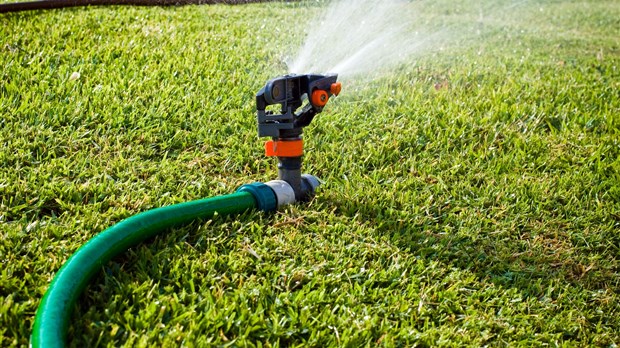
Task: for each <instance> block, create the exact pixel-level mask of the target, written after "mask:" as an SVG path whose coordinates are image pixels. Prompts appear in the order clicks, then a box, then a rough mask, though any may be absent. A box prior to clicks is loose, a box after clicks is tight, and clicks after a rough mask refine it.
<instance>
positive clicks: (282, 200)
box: [265, 180, 295, 208]
mask: <svg viewBox="0 0 620 348" xmlns="http://www.w3.org/2000/svg"><path fill="white" fill-rule="evenodd" d="M265 185H267V186H269V187H270V188H271V189H272V190H273V192H274V193H275V194H276V199H277V201H278V208H279V207H281V206H283V205H287V204H293V203H295V190H293V187H291V185H289V183H287V182H286V181H284V180H272V181H269V182H266V183H265Z"/></svg>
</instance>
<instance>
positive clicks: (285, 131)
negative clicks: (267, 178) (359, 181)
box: [256, 74, 342, 201]
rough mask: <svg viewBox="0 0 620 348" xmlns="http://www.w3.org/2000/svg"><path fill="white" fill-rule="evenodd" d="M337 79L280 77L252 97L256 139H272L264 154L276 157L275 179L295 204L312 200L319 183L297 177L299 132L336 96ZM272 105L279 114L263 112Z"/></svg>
mask: <svg viewBox="0 0 620 348" xmlns="http://www.w3.org/2000/svg"><path fill="white" fill-rule="evenodd" d="M337 79H338V75H337V74H327V75H317V74H307V75H284V76H280V77H276V78H275V79H272V80H269V81H268V82H267V84H266V85H265V87H263V88H262V89H261V90H260V91H259V92H258V93H257V94H256V110H257V120H258V136H259V137H271V138H272V139H271V140H269V141H267V142H266V143H265V154H266V155H267V156H275V157H278V177H279V179H280V180H283V181H285V182H287V183H288V184H289V185H290V186H291V187H292V189H293V191H294V192H295V199H296V200H297V201H304V200H307V199H309V198H310V197H312V195H313V194H314V189H315V188H316V187H317V186H318V182H319V181H318V179H317V178H315V177H313V176H312V175H308V174H304V175H301V157H302V155H303V140H302V137H301V135H302V130H303V128H304V127H305V126H307V125H309V124H310V122H312V119H313V118H314V116H316V115H317V114H318V113H320V112H321V111H323V107H324V106H325V105H326V104H327V102H328V101H329V98H330V97H331V96H334V95H336V96H337V95H338V94H339V93H340V89H341V87H342V86H341V84H340V82H337ZM306 99H308V103H307V104H306V105H305V106H303V107H302V105H303V103H304V101H305V100H306ZM276 104H279V105H280V113H279V114H276V113H274V112H272V111H268V110H267V106H269V105H276ZM299 108H301V110H300V111H299V112H298V111H297V109H299Z"/></svg>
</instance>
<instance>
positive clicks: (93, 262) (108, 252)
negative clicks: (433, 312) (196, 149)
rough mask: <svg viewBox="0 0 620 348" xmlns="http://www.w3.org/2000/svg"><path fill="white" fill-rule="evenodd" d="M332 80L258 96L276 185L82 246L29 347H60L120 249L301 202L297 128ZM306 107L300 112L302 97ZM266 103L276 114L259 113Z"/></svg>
mask: <svg viewBox="0 0 620 348" xmlns="http://www.w3.org/2000/svg"><path fill="white" fill-rule="evenodd" d="M336 78H337V75H287V76H282V77H278V78H276V79H273V80H271V81H269V82H267V85H266V86H265V87H264V88H263V89H261V90H260V92H258V94H257V96H256V104H257V105H256V106H257V110H258V134H259V135H260V136H271V137H272V138H273V140H271V141H268V142H267V144H266V150H267V155H268V156H277V157H278V160H279V164H278V173H279V177H280V180H272V181H269V182H267V183H264V184H263V183H253V184H249V185H243V186H242V187H240V188H239V189H238V190H237V192H236V193H233V194H228V195H224V196H217V197H211V198H205V199H200V200H197V201H192V202H185V203H180V204H175V205H171V206H167V207H161V208H156V209H152V210H148V211H145V212H142V213H139V214H136V215H134V216H131V217H128V218H127V219H125V220H123V221H121V222H119V223H117V224H116V225H113V226H111V227H109V228H108V229H106V230H104V231H103V232H101V233H99V234H98V235H96V236H95V237H93V238H92V239H90V240H89V241H88V242H86V243H85V244H84V245H82V246H81V247H80V248H79V249H78V250H77V251H76V252H75V253H74V254H73V255H71V256H70V257H69V259H67V261H66V262H65V263H64V264H63V265H62V267H61V268H60V269H59V270H58V272H57V273H56V275H55V276H54V279H52V282H51V284H50V286H49V287H48V289H47V291H46V292H45V295H44V296H43V299H42V300H41V302H40V303H39V307H38V308H37V313H36V316H35V320H34V326H33V328H32V335H31V337H30V346H31V347H33V348H55V347H64V346H65V343H66V342H65V340H66V336H67V330H68V327H69V321H70V319H71V314H72V312H73V308H74V307H75V303H76V302H77V300H78V298H79V296H80V295H81V293H82V292H83V291H84V289H85V288H86V286H87V285H88V282H89V281H90V280H91V279H92V278H93V277H95V276H96V275H98V274H100V273H101V267H102V266H103V265H105V264H106V263H107V262H108V261H110V260H111V259H112V258H114V257H116V256H118V255H119V254H121V253H123V252H125V251H126V250H127V249H129V248H131V247H133V246H135V245H137V244H139V243H142V242H143V241H145V240H147V239H148V238H152V237H154V236H156V235H158V234H160V233H162V232H164V231H166V230H168V229H170V228H172V227H177V226H182V225H185V224H188V223H190V222H192V221H194V220H196V219H206V218H211V217H212V216H214V215H215V214H220V215H226V214H238V213H241V212H244V211H246V210H249V209H259V210H262V211H274V210H276V209H277V208H278V207H280V206H282V205H285V204H291V203H294V202H298V201H300V200H305V199H308V198H309V197H311V196H312V194H313V193H314V190H315V189H316V187H317V186H318V185H319V181H318V179H317V178H315V177H314V176H312V175H308V174H304V175H301V156H302V154H303V143H302V140H301V133H302V128H303V127H305V126H307V125H308V124H310V122H311V121H312V118H313V117H314V116H315V115H316V114H318V113H320V112H321V111H322V110H323V106H325V104H326V103H327V101H328V100H329V97H330V96H332V95H338V93H340V88H341V86H340V83H338V82H336ZM306 96H307V97H308V98H309V99H310V102H309V104H308V105H307V106H305V107H304V108H303V109H302V110H301V111H300V112H299V113H295V110H297V109H298V108H299V107H301V106H302V104H303V101H304V98H305V97H306ZM272 104H280V105H281V106H282V114H278V115H276V114H273V113H271V112H269V111H266V110H265V109H266V107H267V106H268V105H272Z"/></svg>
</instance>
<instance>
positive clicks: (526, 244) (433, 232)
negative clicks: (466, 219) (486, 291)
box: [330, 196, 617, 297]
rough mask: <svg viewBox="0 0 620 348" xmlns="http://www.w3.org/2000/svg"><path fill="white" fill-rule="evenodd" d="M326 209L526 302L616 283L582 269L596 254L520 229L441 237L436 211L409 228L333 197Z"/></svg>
mask: <svg viewBox="0 0 620 348" xmlns="http://www.w3.org/2000/svg"><path fill="white" fill-rule="evenodd" d="M330 204H332V205H333V206H334V207H335V208H336V209H335V211H334V214H339V215H345V216H348V217H350V218H353V219H362V220H363V221H364V222H363V224H366V225H367V226H368V227H369V229H371V230H374V231H375V232H376V237H381V238H386V237H387V238H388V239H389V240H390V241H391V243H393V244H394V245H395V246H397V247H398V248H399V249H401V250H404V251H407V252H408V253H411V254H413V255H415V256H416V257H417V258H419V259H422V260H423V261H425V262H433V261H434V262H440V263H442V264H445V265H446V267H449V268H458V269H462V270H464V271H467V272H471V273H473V274H474V275H475V276H476V277H477V278H478V279H479V280H480V281H483V282H491V283H493V284H495V285H499V286H502V287H505V288H516V289H518V290H519V291H520V292H521V293H523V294H524V295H526V296H534V297H539V296H542V295H544V294H545V292H546V291H547V288H549V287H557V285H558V283H561V284H565V285H567V286H574V287H579V288H582V289H585V290H599V289H608V288H610V287H614V285H613V284H615V283H617V280H614V279H615V277H616V276H615V273H614V270H613V267H610V266H609V265H605V266H600V267H599V265H597V264H593V263H589V264H588V263H587V262H588V261H587V260H591V259H592V257H590V256H591V253H594V252H596V250H584V249H581V248H577V247H573V246H572V245H571V242H570V241H568V240H559V238H552V237H548V236H541V235H536V234H534V233H530V232H528V231H527V228H526V227H524V226H517V227H516V229H515V230H514V231H493V230H480V231H477V232H478V233H477V234H475V235H474V234H472V232H471V230H469V231H461V230H459V229H458V228H456V229H454V228H453V229H452V230H451V231H450V232H446V229H445V228H444V227H445V226H444V224H446V223H445V222H444V219H443V218H442V216H445V212H444V213H443V214H442V212H441V211H437V209H435V211H431V212H430V213H429V214H430V215H432V216H431V218H430V219H427V220H425V219H421V220H422V221H423V222H415V221H414V220H416V219H414V216H413V214H414V213H412V212H408V211H398V210H394V209H390V210H389V211H387V210H382V208H380V207H378V206H380V205H379V204H370V203H364V202H362V201H360V200H358V201H356V202H352V201H350V200H347V201H345V200H342V201H339V200H338V199H337V197H336V196H332V197H330ZM439 210H440V209H439ZM429 221H431V222H432V223H429ZM610 257H613V256H610Z"/></svg>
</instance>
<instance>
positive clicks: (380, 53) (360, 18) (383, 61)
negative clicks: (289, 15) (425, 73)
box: [289, 0, 446, 76]
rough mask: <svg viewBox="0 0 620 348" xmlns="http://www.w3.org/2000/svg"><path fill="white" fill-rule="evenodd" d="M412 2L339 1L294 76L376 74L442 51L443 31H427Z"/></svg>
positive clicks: (314, 33) (315, 29) (312, 35)
mask: <svg viewBox="0 0 620 348" xmlns="http://www.w3.org/2000/svg"><path fill="white" fill-rule="evenodd" d="M421 23H427V21H424V20H422V19H421V18H419V15H418V14H417V13H416V12H415V11H414V8H413V7H412V6H411V3H410V2H409V1H400V0H380V1H377V0H339V1H334V2H332V3H331V4H330V5H329V6H328V7H327V8H326V9H325V11H324V12H322V15H321V16H320V17H319V18H317V19H316V20H315V21H314V22H313V23H311V24H310V25H309V26H308V28H309V33H308V36H307V39H306V41H305V43H304V44H303V46H302V47H301V49H300V50H299V52H298V54H297V55H296V57H295V58H294V59H293V61H292V62H291V63H290V64H289V68H290V72H292V73H307V72H320V73H325V72H336V73H339V74H340V75H341V76H354V75H358V74H372V73H374V72H377V71H379V70H382V69H385V68H389V67H391V66H394V65H395V64H398V63H400V62H403V61H405V60H407V59H409V58H411V57H412V56H413V55H415V54H416V53H419V52H422V51H424V50H428V49H431V48H432V47H435V48H436V47H437V46H438V42H442V41H443V40H444V39H445V34H446V33H445V32H443V31H441V30H435V31H433V32H431V31H429V30H428V29H427V28H422V27H421V25H420V24H421Z"/></svg>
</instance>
